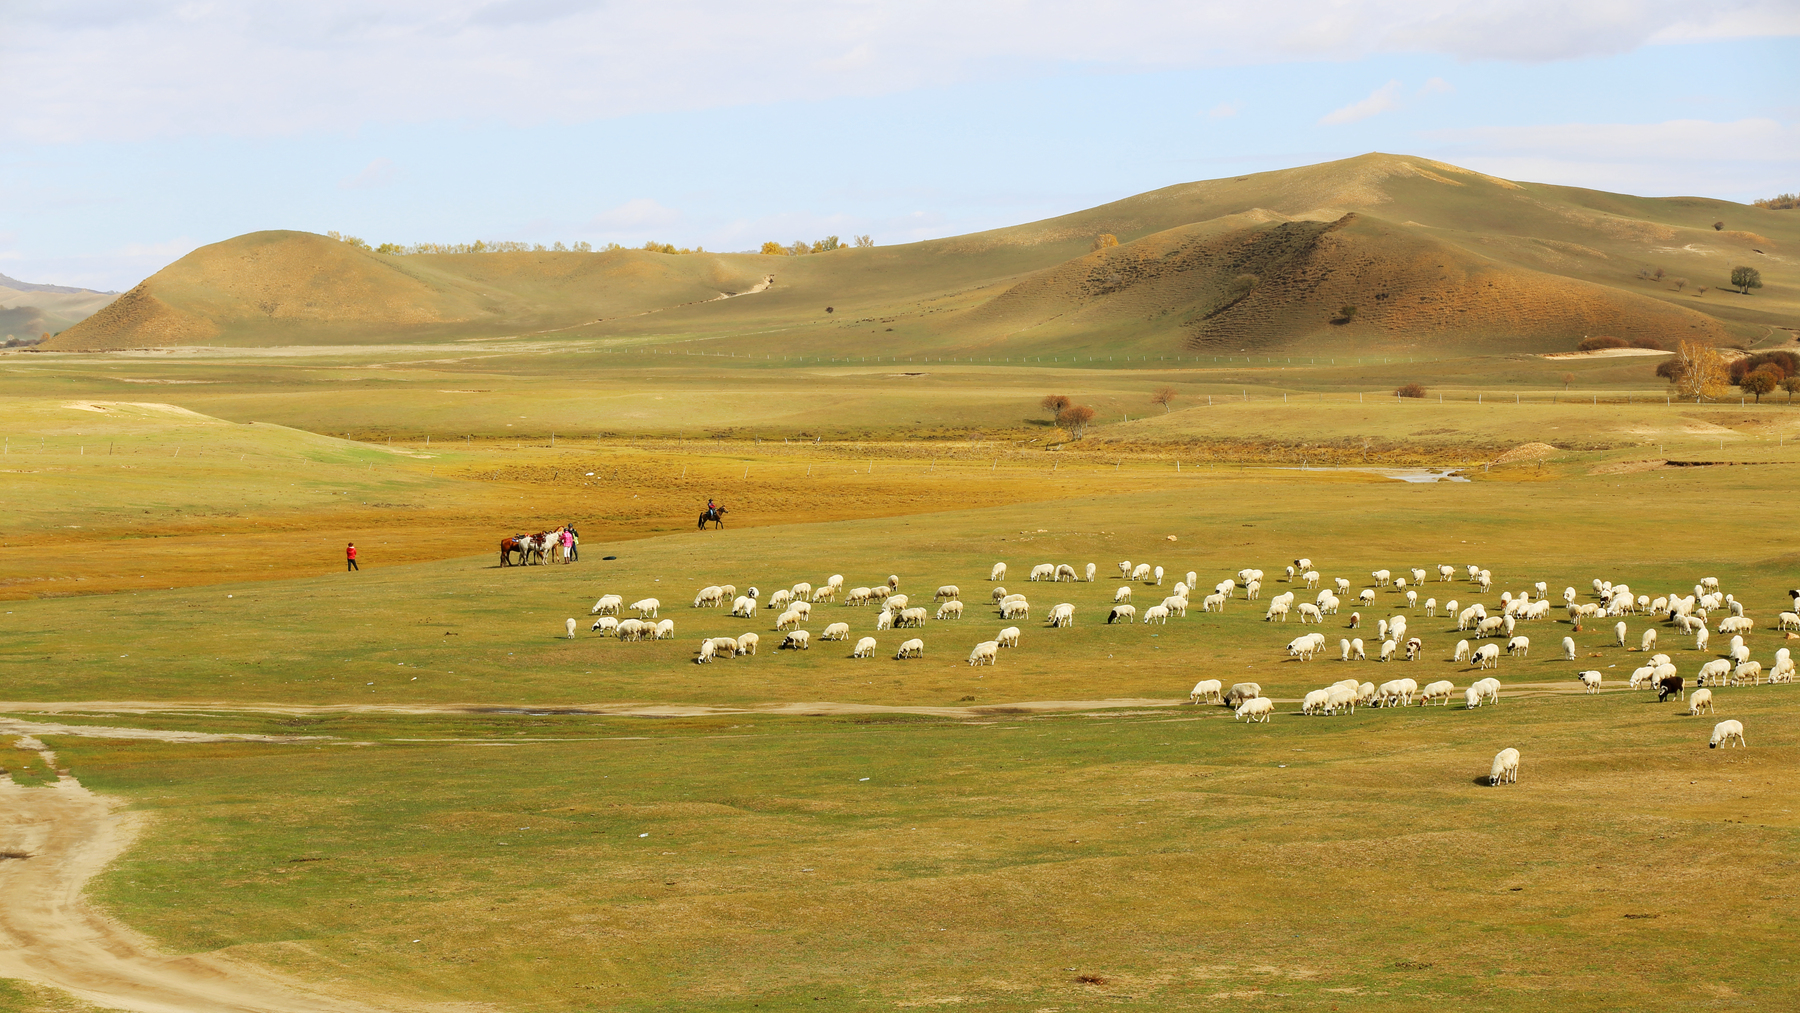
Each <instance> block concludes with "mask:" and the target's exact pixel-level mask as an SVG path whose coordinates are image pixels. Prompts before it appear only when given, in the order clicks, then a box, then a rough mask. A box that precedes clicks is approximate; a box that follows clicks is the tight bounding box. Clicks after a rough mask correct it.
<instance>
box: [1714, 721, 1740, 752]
mask: <svg viewBox="0 0 1800 1013" xmlns="http://www.w3.org/2000/svg"><path fill="white" fill-rule="evenodd" d="M1733 741H1736V742H1737V744H1738V745H1740V746H1742V745H1744V723H1743V722H1742V721H1736V720H1733V721H1721V722H1719V723H1718V724H1716V725H1713V733H1712V741H1711V742H1709V743H1707V745H1709V746H1710V747H1712V748H1713V749H1717V748H1719V747H1720V746H1729V745H1731V743H1732V742H1733ZM1745 748H1748V747H1745Z"/></svg>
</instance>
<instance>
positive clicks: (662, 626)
mask: <svg viewBox="0 0 1800 1013" xmlns="http://www.w3.org/2000/svg"><path fill="white" fill-rule="evenodd" d="M651 639H652V640H674V639H675V620H673V619H664V620H663V621H662V622H660V623H657V624H656V630H655V632H654V634H652V636H651Z"/></svg>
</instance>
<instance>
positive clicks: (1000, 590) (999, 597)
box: [989, 587, 1006, 603]
mask: <svg viewBox="0 0 1800 1013" xmlns="http://www.w3.org/2000/svg"><path fill="white" fill-rule="evenodd" d="M989 597H991V598H993V599H994V601H995V602H996V603H998V602H1000V601H1003V600H1005V598H1006V588H1004V587H996V588H994V590H993V591H992V592H991V593H990V594H989Z"/></svg>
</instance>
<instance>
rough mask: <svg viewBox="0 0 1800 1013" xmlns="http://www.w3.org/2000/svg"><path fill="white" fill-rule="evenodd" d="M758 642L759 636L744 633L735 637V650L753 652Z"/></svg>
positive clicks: (740, 652)
mask: <svg viewBox="0 0 1800 1013" xmlns="http://www.w3.org/2000/svg"><path fill="white" fill-rule="evenodd" d="M760 643H762V638H761V637H759V636H757V635H756V634H754V633H746V634H744V635H743V636H741V637H739V638H737V652H738V653H739V654H755V653H756V647H757V645H758V644H760Z"/></svg>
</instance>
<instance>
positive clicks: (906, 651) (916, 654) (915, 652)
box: [894, 637, 925, 660]
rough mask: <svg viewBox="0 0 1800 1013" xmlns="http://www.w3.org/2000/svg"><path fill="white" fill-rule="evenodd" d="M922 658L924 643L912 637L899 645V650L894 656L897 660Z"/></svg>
mask: <svg viewBox="0 0 1800 1013" xmlns="http://www.w3.org/2000/svg"><path fill="white" fill-rule="evenodd" d="M924 656H925V641H923V640H920V639H919V638H917V637H914V638H913V639H911V640H908V641H906V642H905V643H902V644H901V645H900V650H899V652H898V653H897V654H895V655H894V658H895V659H896V660H898V659H900V658H923V657H924Z"/></svg>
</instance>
